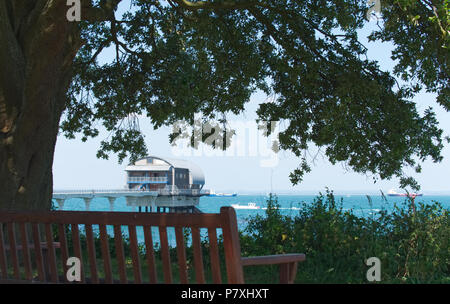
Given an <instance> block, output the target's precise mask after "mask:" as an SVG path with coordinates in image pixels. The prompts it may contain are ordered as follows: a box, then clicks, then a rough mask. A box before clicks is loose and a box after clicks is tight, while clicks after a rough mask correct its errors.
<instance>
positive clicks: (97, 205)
mask: <svg viewBox="0 0 450 304" xmlns="http://www.w3.org/2000/svg"><path fill="white" fill-rule="evenodd" d="M316 197H317V195H277V199H278V203H279V204H280V210H281V212H282V214H285V215H292V216H294V215H296V214H298V212H299V209H300V208H301V207H302V203H307V204H310V203H312V202H313V201H314V199H315V198H316ZM368 197H369V198H368ZM335 198H336V202H340V201H341V200H342V206H343V208H344V210H350V209H352V210H353V212H354V214H356V215H359V216H363V217H366V216H372V215H376V213H377V212H379V211H380V210H382V209H385V210H388V211H392V210H393V208H394V204H397V205H402V204H403V203H404V202H405V200H406V198H405V197H389V196H387V197H383V196H381V195H371V196H366V195H337V194H335ZM267 199H268V196H266V195H238V196H235V197H201V198H200V203H199V206H198V208H199V209H200V210H201V211H202V212H205V213H218V212H220V207H222V206H231V205H232V204H239V205H243V206H247V205H248V203H255V204H256V205H257V206H259V207H261V209H256V210H255V209H236V215H237V221H238V228H239V229H240V230H242V229H243V228H245V226H246V223H247V220H248V218H249V217H250V216H253V215H256V214H260V215H264V213H265V210H264V208H265V207H266V206H267ZM415 202H416V204H417V203H419V202H422V203H424V204H430V203H432V202H439V203H440V204H441V205H442V206H443V207H444V208H446V209H450V195H439V196H438V195H424V196H421V197H417V198H416V200H415ZM109 208H110V205H109V202H108V200H107V199H106V198H94V199H93V200H92V202H91V205H90V210H91V211H110V209H109ZM55 209H58V205H57V204H55ZM62 210H77V211H82V210H86V205H85V203H84V200H83V199H68V200H66V201H65V203H64V207H63V209H62ZM113 211H125V212H127V211H129V212H132V211H136V210H135V209H133V207H130V206H127V205H126V200H125V198H124V197H123V198H118V199H117V200H116V201H115V204H114V209H113ZM94 229H95V228H94ZM108 233H110V234H111V235H112V234H113V232H112V227H108ZM123 233H124V234H125V235H127V233H128V231H127V230H126V227H123ZM168 234H169V243H170V245H171V246H174V245H175V239H174V232H173V231H171V230H170V229H168ZM137 235H138V241H139V242H143V231H142V230H139V228H138V231H137ZM152 235H153V238H154V240H155V242H159V235H158V230H157V229H156V228H155V229H154V230H153V233H152Z"/></svg>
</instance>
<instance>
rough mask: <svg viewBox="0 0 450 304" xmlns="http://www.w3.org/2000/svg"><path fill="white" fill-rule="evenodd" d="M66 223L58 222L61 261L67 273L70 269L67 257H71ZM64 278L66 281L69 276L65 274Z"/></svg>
mask: <svg viewBox="0 0 450 304" xmlns="http://www.w3.org/2000/svg"><path fill="white" fill-rule="evenodd" d="M65 227H66V226H65V225H64V224H58V241H59V244H60V250H61V251H60V252H61V261H62V263H61V264H62V268H63V272H64V274H67V271H68V270H69V266H68V265H67V259H68V258H69V248H68V246H67V236H66V229H65ZM63 280H64V281H65V282H68V281H67V276H66V275H63Z"/></svg>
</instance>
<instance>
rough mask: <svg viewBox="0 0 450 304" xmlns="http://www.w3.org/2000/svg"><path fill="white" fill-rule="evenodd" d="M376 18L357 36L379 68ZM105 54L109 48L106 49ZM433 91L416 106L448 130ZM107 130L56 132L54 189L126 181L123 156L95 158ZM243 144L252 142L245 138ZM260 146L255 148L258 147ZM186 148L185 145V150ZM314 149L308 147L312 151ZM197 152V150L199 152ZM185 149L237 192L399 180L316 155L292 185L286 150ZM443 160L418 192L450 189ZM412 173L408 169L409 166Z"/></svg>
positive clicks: (383, 48) (159, 137)
mask: <svg viewBox="0 0 450 304" xmlns="http://www.w3.org/2000/svg"><path fill="white" fill-rule="evenodd" d="M373 26H374V24H373V23H371V24H368V25H367V26H366V27H365V28H364V29H363V30H362V31H361V32H360V36H361V41H363V42H364V43H365V45H366V46H367V47H368V48H369V58H371V59H376V60H378V61H379V62H380V65H381V68H382V69H383V70H391V69H392V67H393V62H392V60H391V59H390V50H391V49H392V46H391V45H389V44H387V43H380V42H375V43H367V41H365V39H364V37H366V36H367V34H368V33H369V32H370V31H371V29H373ZM104 56H105V58H104V59H106V58H107V56H108V55H107V54H105V55H104ZM266 98H267V96H265V95H264V94H262V93H261V92H258V93H255V94H254V95H253V96H252V97H251V100H250V102H249V103H248V104H247V106H246V110H245V112H244V113H243V114H241V115H239V116H234V117H232V118H231V120H232V121H238V122H249V121H253V120H254V119H255V117H256V115H255V113H254V112H255V109H256V108H257V105H258V104H259V103H260V102H264V101H265V100H266ZM434 100H435V96H434V95H433V94H428V93H421V94H419V95H417V96H416V98H415V101H416V103H417V107H418V109H419V110H420V111H423V110H425V109H426V108H427V107H429V106H432V107H433V109H434V110H435V111H436V114H437V118H438V120H439V121H440V125H441V128H442V129H443V130H444V136H447V135H449V133H450V119H449V118H450V114H449V113H448V112H446V111H444V110H443V109H442V108H441V107H440V106H438V105H437V104H436V103H435V101H434ZM140 127H141V130H142V131H143V133H144V135H145V139H146V144H147V147H148V150H149V154H151V155H157V156H160V157H179V154H177V153H175V152H176V151H174V149H173V147H171V146H170V144H169V142H168V134H169V132H170V128H162V129H159V130H156V131H155V130H153V127H152V126H151V124H150V121H149V120H148V119H145V118H143V119H141V120H140ZM107 136H108V133H107V132H104V131H102V132H100V135H99V136H98V137H97V138H94V139H90V140H88V141H87V142H85V143H83V142H81V140H80V137H77V138H76V139H75V140H68V139H66V138H64V137H63V136H59V137H58V140H57V144H56V151H55V159H54V164H53V174H54V189H112V188H115V189H117V188H122V187H123V186H124V184H125V172H124V169H125V166H126V164H127V162H126V161H125V162H124V163H122V164H118V162H117V158H116V157H115V156H114V155H111V157H110V159H109V160H103V159H97V158H96V156H95V155H96V151H97V149H98V147H99V146H100V141H101V140H102V139H105V138H106V137H107ZM244 145H245V146H246V149H249V145H250V143H248V142H244ZM258 151H259V150H258ZM185 152H186V151H185ZM314 152H315V151H311V153H312V154H314ZM197 153H198V152H197ZM191 154H192V156H186V154H183V155H182V157H179V158H183V159H187V160H191V161H193V162H195V163H196V164H198V165H199V166H200V167H201V168H202V169H203V171H204V174H205V177H206V185H205V188H208V189H214V190H216V191H237V192H239V193H245V192H247V193H253V192H256V193H267V192H269V191H271V190H272V191H274V192H276V193H287V192H296V193H317V192H318V191H323V190H324V188H325V187H329V188H330V189H333V190H335V191H337V192H348V193H350V192H352V193H373V192H377V191H379V190H383V191H385V192H386V191H388V190H389V189H391V188H397V187H398V180H397V179H392V180H390V181H379V182H377V183H375V184H374V183H373V181H372V178H371V177H370V176H365V175H361V174H357V173H354V172H352V171H350V170H347V169H346V168H344V166H343V165H341V164H338V165H335V166H333V165H331V164H330V163H329V162H328V161H327V160H326V159H325V158H322V157H320V156H319V157H318V158H317V159H316V160H315V163H314V164H313V166H312V172H310V173H309V174H307V175H306V176H305V178H304V181H303V182H302V183H301V184H300V185H296V186H292V185H291V183H290V181H289V173H290V172H291V171H292V170H294V169H295V168H296V167H297V166H298V164H299V159H297V158H296V157H295V156H294V155H292V154H291V153H289V152H286V151H280V152H279V153H278V154H277V159H278V163H277V165H276V166H273V167H264V166H262V165H261V164H262V163H264V161H267V159H268V156H267V155H266V156H264V155H260V154H261V153H257V154H256V155H250V153H249V152H246V153H244V155H243V156H238V155H237V154H236V153H235V154H234V155H235V156H226V155H225V156H214V155H209V156H208V155H206V154H208V153H207V151H206V152H205V151H204V152H203V153H202V155H196V153H195V151H192V153H191ZM209 154H211V153H209ZM442 154H443V156H444V160H443V161H442V162H441V163H437V164H435V163H433V162H431V161H426V162H425V163H424V164H423V170H422V173H421V174H413V176H414V177H415V178H416V179H417V180H418V181H419V183H420V184H421V187H422V192H424V193H432V192H436V191H439V192H440V191H443V192H448V193H450V184H449V182H448V180H449V179H448V174H449V172H450V148H449V147H448V145H446V147H445V148H444V150H443V151H442ZM411 173H412V172H411Z"/></svg>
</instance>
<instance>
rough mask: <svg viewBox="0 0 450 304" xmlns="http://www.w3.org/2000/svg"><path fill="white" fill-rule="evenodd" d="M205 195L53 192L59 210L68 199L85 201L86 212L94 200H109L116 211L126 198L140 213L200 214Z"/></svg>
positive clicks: (159, 191) (178, 191) (196, 191)
mask: <svg viewBox="0 0 450 304" xmlns="http://www.w3.org/2000/svg"><path fill="white" fill-rule="evenodd" d="M202 195H204V194H201V193H200V190H199V189H176V187H175V188H174V189H170V190H167V189H157V190H147V191H146V190H134V189H131V190H130V189H118V190H114V189H111V190H60V191H54V192H53V200H54V201H56V203H57V204H58V206H59V208H60V209H62V208H63V207H64V202H65V201H66V200H67V199H72V198H79V199H83V200H84V203H85V206H86V210H90V205H91V201H92V199H94V198H99V197H103V198H107V199H108V201H109V209H110V210H111V211H113V210H114V203H115V201H116V199H117V198H119V197H125V199H126V203H127V206H130V207H133V209H136V208H137V209H138V211H139V212H176V213H180V212H183V213H185V212H188V213H198V212H200V211H199V210H198V208H197V205H198V203H199V198H200V196H202Z"/></svg>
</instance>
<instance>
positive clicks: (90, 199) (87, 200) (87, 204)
mask: <svg viewBox="0 0 450 304" xmlns="http://www.w3.org/2000/svg"><path fill="white" fill-rule="evenodd" d="M83 200H84V204H85V205H86V210H87V211H89V209H90V208H91V201H92V198H91V197H85V198H83Z"/></svg>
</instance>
